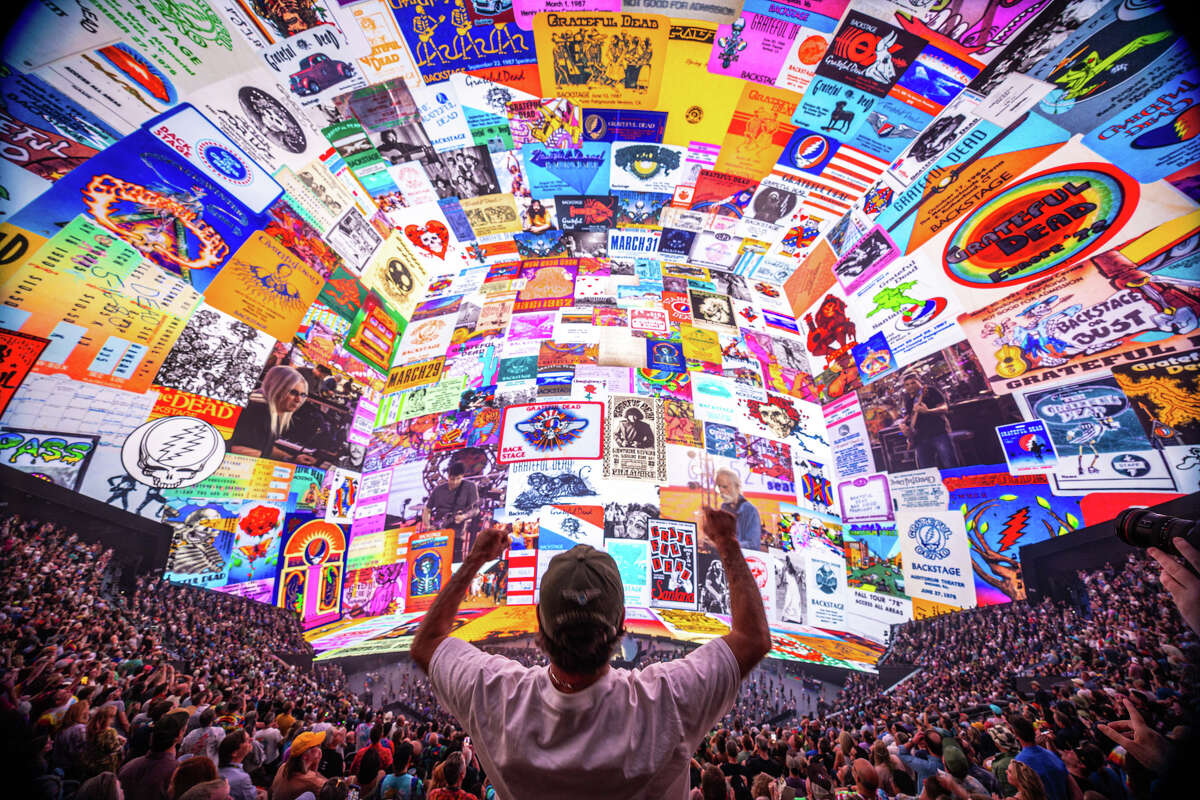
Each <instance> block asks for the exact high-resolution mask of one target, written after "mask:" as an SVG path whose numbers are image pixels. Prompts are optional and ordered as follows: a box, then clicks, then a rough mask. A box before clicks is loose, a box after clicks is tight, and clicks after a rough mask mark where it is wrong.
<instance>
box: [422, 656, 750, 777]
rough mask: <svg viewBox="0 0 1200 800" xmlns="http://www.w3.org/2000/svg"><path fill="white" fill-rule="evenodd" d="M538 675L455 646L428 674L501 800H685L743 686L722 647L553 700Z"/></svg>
mask: <svg viewBox="0 0 1200 800" xmlns="http://www.w3.org/2000/svg"><path fill="white" fill-rule="evenodd" d="M547 669H548V668H547V667H544V666H541V667H523V666H521V665H520V664H518V663H517V662H516V661H512V660H510V659H508V658H505V657H504V656H499V655H489V654H487V653H484V652H483V651H481V650H479V649H478V648H476V647H473V646H471V645H470V644H468V643H466V642H464V641H462V640H461V639H455V638H454V637H447V638H446V639H445V640H444V641H443V642H442V643H441V644H439V645H438V648H437V650H436V651H435V652H434V654H433V659H432V660H431V661H430V664H429V680H430V683H431V684H432V685H433V691H434V694H435V695H436V696H437V699H438V700H439V701H441V703H442V705H444V706H445V707H446V708H447V709H448V710H449V711H450V713H452V714H454V716H456V717H457V718H458V719H459V721H460V722H462V723H463V725H464V726H465V727H466V729H467V731H468V733H470V735H471V742H472V744H473V745H474V747H475V751H476V752H477V753H478V754H479V759H480V761H482V762H483V766H484V769H485V770H486V771H487V775H488V778H489V779H491V781H492V783H493V785H495V787H496V793H497V795H498V796H499V797H501V798H504V800H523V798H528V797H538V798H557V797H562V798H570V800H587V798H593V797H594V798H605V799H606V800H607V799H608V798H613V797H623V798H654V799H655V800H657V799H658V798H671V800H683V798H686V797H687V794H688V783H689V781H688V765H689V763H690V759H691V757H692V754H693V753H694V752H695V750H696V748H697V747H698V746H699V744H700V740H701V739H702V738H703V737H704V735H705V734H706V733H708V731H709V730H711V728H712V726H713V725H714V724H716V721H717V720H719V719H720V718H721V717H722V716H724V715H725V713H726V712H728V711H729V709H730V708H732V707H733V703H734V700H735V699H737V690H738V685H739V683H740V682H741V673H740V672H739V670H738V665H737V661H736V660H735V659H734V657H733V653H732V652H731V651H730V649H729V645H727V644H725V642H724V641H723V640H721V639H714V640H713V641H711V642H709V643H708V644H705V645H704V646H703V647H700V648H697V649H696V650H695V651H693V652H692V653H691V654H690V655H689V656H687V658H682V659H678V660H675V661H667V662H663V663H659V664H651V665H650V666H648V667H647V668H646V669H642V670H633V671H629V670H624V669H610V670H609V671H608V672H606V673H605V674H604V676H603V677H601V678H600V680H598V681H596V682H595V683H594V684H592V685H591V686H589V687H587V688H586V689H583V690H582V691H579V692H575V693H573V694H567V693H564V692H560V691H558V690H557V689H555V688H554V686H553V684H551V683H550V678H549V675H548V672H547Z"/></svg>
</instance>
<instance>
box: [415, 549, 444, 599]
mask: <svg viewBox="0 0 1200 800" xmlns="http://www.w3.org/2000/svg"><path fill="white" fill-rule="evenodd" d="M437 560H438V559H437V556H435V555H433V554H432V553H427V554H425V555H423V556H421V557H420V558H418V559H417V564H416V569H415V570H414V571H415V572H416V575H414V576H413V579H412V594H414V595H424V594H437V593H438V592H439V591H440V590H441V588H442V576H441V575H439V574H438V564H437Z"/></svg>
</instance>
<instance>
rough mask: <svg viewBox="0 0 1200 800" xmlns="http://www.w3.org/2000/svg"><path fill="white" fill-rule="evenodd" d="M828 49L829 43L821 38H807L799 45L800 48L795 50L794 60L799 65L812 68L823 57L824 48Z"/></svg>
mask: <svg viewBox="0 0 1200 800" xmlns="http://www.w3.org/2000/svg"><path fill="white" fill-rule="evenodd" d="M827 47H829V42H827V41H826V40H825V37H823V36H808V37H805V39H804V41H803V42H801V43H800V47H799V48H797V50H796V58H798V59H799V60H800V63H801V64H807V65H808V66H810V67H811V66H812V65H813V64H816V63H817V62H818V61H820V60H821V58H822V57H823V56H824V55H825V50H826V48H827Z"/></svg>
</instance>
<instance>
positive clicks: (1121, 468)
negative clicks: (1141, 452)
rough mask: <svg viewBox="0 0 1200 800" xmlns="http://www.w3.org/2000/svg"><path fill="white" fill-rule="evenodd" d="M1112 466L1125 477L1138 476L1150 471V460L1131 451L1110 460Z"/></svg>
mask: <svg viewBox="0 0 1200 800" xmlns="http://www.w3.org/2000/svg"><path fill="white" fill-rule="evenodd" d="M1112 468H1113V470H1114V471H1115V472H1117V473H1119V474H1121V475H1124V476H1126V477H1127V478H1140V477H1142V476H1143V475H1145V474H1147V473H1148V472H1150V462H1149V461H1147V460H1146V459H1144V458H1142V457H1141V456H1138V455H1134V454H1133V453H1122V454H1121V455H1119V456H1117V457H1116V458H1114V459H1113V460H1112Z"/></svg>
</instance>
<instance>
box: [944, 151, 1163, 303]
mask: <svg viewBox="0 0 1200 800" xmlns="http://www.w3.org/2000/svg"><path fill="white" fill-rule="evenodd" d="M1139 194H1140V189H1139V187H1138V184H1137V182H1136V181H1134V180H1133V178H1130V177H1129V176H1128V175H1126V174H1125V173H1124V172H1121V171H1120V170H1118V169H1117V168H1116V167H1113V166H1111V165H1109V164H1099V163H1088V164H1074V165H1071V166H1067V167H1059V168H1056V169H1051V170H1046V171H1045V172H1039V173H1037V174H1036V175H1031V176H1029V177H1028V178H1025V179H1024V180H1022V181H1020V182H1018V183H1015V184H1012V185H1010V186H1009V187H1008V188H1005V189H1002V190H1000V191H999V192H997V193H996V194H994V195H992V196H991V197H989V198H987V199H986V200H984V201H983V203H981V204H980V205H979V207H978V208H977V209H976V210H975V212H974V213H972V214H971V215H970V216H968V217H967V218H966V219H964V220H963V221H962V222H961V223H959V225H958V228H956V229H955V231H954V233H953V234H951V236H950V240H949V241H948V242H947V243H946V250H945V252H944V253H943V254H942V259H943V263H944V264H945V270H946V274H947V275H949V276H950V278H951V280H953V281H954V282H955V283H958V284H961V285H963V286H993V287H1000V286H1011V285H1014V284H1018V283H1024V282H1026V281H1030V280H1033V279H1034V278H1035V277H1037V276H1039V275H1044V274H1045V273H1047V272H1051V271H1053V270H1056V269H1058V268H1060V267H1065V266H1068V265H1070V264H1074V263H1075V262H1077V261H1079V260H1081V259H1083V258H1085V257H1087V256H1088V255H1090V254H1091V253H1093V252H1095V251H1096V250H1098V249H1099V248H1100V246H1101V245H1103V244H1104V243H1105V242H1107V241H1108V240H1109V239H1111V238H1112V237H1113V236H1114V235H1115V234H1116V233H1117V231H1119V230H1120V229H1121V227H1122V226H1123V225H1124V224H1125V223H1126V222H1127V221H1128V220H1129V217H1130V216H1132V215H1133V210H1134V208H1135V207H1136V206H1137V201H1138V196H1139Z"/></svg>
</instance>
